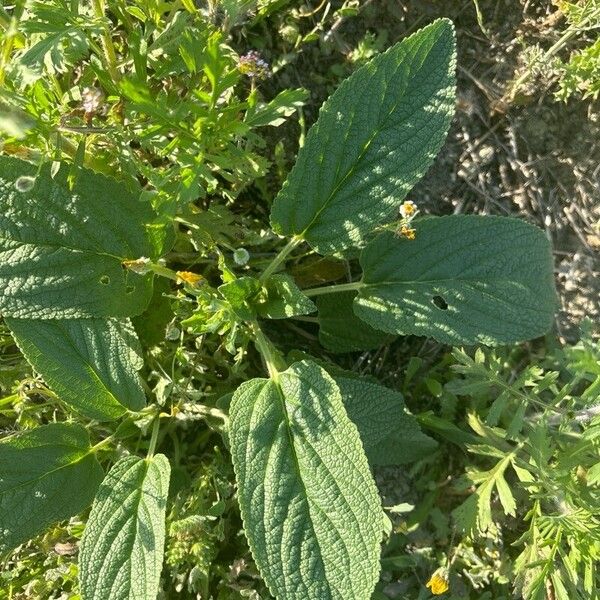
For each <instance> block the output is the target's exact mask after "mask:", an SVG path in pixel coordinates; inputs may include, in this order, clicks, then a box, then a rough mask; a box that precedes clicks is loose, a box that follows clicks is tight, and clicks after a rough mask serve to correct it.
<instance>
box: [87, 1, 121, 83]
mask: <svg viewBox="0 0 600 600" xmlns="http://www.w3.org/2000/svg"><path fill="white" fill-rule="evenodd" d="M92 3H93V6H94V14H95V15H96V17H98V18H99V19H101V20H102V21H103V23H102V35H101V36H100V37H101V39H102V49H103V50H104V62H105V63H106V69H107V70H108V72H109V73H110V76H111V77H112V80H113V83H114V84H115V85H117V84H118V83H119V81H120V80H121V74H120V73H119V70H118V69H117V53H116V52H115V47H114V45H113V42H112V37H111V35H110V29H109V28H108V26H107V25H106V15H105V14H104V11H105V5H104V0H93V2H92Z"/></svg>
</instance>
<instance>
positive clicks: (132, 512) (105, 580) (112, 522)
mask: <svg viewBox="0 0 600 600" xmlns="http://www.w3.org/2000/svg"><path fill="white" fill-rule="evenodd" d="M170 473H171V469H170V466H169V461H168V459H167V458H166V457H165V456H163V455H162V454H157V455H156V456H154V457H152V458H147V459H142V458H138V457H136V456H127V457H125V458H122V459H121V460H119V462H117V463H116V464H115V465H114V466H113V468H112V469H111V470H110V472H109V473H108V475H107V476H106V478H105V479H104V481H103V482H102V485H101V486H100V489H99V490H98V494H97V496H96V499H95V500H94V504H93V506H92V510H91V512H90V516H89V519H88V522H87V525H86V528H85V531H84V534H83V539H82V541H81V553H80V556H79V582H80V585H81V593H82V598H83V600H154V598H156V595H157V593H158V582H159V580H160V573H161V570H162V561H163V548H164V542H165V508H166V502H167V493H168V490H169V478H170Z"/></svg>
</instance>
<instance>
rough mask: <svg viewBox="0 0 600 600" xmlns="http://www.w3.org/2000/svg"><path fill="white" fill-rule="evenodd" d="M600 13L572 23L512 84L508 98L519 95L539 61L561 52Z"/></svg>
mask: <svg viewBox="0 0 600 600" xmlns="http://www.w3.org/2000/svg"><path fill="white" fill-rule="evenodd" d="M599 14H600V11H597V10H595V11H593V12H592V13H591V14H590V15H588V16H587V17H586V18H585V19H583V21H581V23H579V24H578V25H577V26H575V25H572V26H571V27H569V28H568V29H567V30H566V31H565V33H563V35H562V36H561V37H560V38H559V40H558V41H557V42H556V43H555V44H553V45H552V46H551V47H550V48H548V50H546V52H544V54H543V55H542V56H541V57H540V58H539V59H537V60H535V61H533V62H532V63H531V65H529V67H528V68H527V70H526V71H525V72H524V73H523V74H522V75H521V76H520V77H519V78H518V79H517V80H516V81H515V82H514V83H513V84H512V86H511V88H510V92H509V93H508V94H507V97H508V99H509V100H511V101H512V100H514V98H515V96H516V95H517V92H518V91H519V88H520V87H521V86H522V85H523V84H524V83H525V82H526V81H527V80H528V79H529V77H530V76H531V74H532V72H533V69H534V67H535V66H536V65H538V64H539V63H545V62H546V61H548V60H549V59H550V58H552V57H553V56H554V55H555V54H556V53H557V52H559V51H560V50H561V49H562V48H564V46H565V45H566V43H567V42H568V41H569V40H570V39H571V38H572V37H573V36H575V35H576V34H577V33H579V32H580V31H581V30H582V29H583V28H584V27H585V26H586V25H588V24H589V23H590V22H591V21H592V20H593V19H596V18H597V17H598V15H599Z"/></svg>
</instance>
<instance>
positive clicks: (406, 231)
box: [400, 225, 417, 240]
mask: <svg viewBox="0 0 600 600" xmlns="http://www.w3.org/2000/svg"><path fill="white" fill-rule="evenodd" d="M400 235H401V236H403V237H405V238H406V239H407V240H414V239H415V236H416V235H417V230H416V229H412V228H411V227H408V225H402V227H401V228H400Z"/></svg>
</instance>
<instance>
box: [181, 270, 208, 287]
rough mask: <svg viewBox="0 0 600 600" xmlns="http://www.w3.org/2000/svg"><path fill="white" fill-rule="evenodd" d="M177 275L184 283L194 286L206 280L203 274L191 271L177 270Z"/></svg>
mask: <svg viewBox="0 0 600 600" xmlns="http://www.w3.org/2000/svg"><path fill="white" fill-rule="evenodd" d="M177 277H178V279H179V280H180V281H182V282H183V283H187V284H189V285H193V286H196V285H198V284H200V283H201V282H202V281H203V280H204V277H202V275H198V273H192V272H191V271H177Z"/></svg>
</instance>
